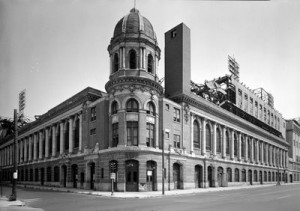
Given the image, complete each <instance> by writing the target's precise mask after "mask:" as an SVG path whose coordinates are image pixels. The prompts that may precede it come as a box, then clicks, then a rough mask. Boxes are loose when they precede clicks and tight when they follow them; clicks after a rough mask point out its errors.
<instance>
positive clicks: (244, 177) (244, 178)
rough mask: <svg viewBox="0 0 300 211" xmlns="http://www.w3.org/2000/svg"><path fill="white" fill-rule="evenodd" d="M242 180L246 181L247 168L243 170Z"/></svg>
mask: <svg viewBox="0 0 300 211" xmlns="http://www.w3.org/2000/svg"><path fill="white" fill-rule="evenodd" d="M242 182H246V170H245V169H243V170H242Z"/></svg>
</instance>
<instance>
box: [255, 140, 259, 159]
mask: <svg viewBox="0 0 300 211" xmlns="http://www.w3.org/2000/svg"><path fill="white" fill-rule="evenodd" d="M255 147H256V163H259V142H258V140H255Z"/></svg>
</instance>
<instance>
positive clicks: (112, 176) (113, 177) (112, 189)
mask: <svg viewBox="0 0 300 211" xmlns="http://www.w3.org/2000/svg"><path fill="white" fill-rule="evenodd" d="M110 179H111V195H112V196H113V195H114V181H115V179H116V173H110Z"/></svg>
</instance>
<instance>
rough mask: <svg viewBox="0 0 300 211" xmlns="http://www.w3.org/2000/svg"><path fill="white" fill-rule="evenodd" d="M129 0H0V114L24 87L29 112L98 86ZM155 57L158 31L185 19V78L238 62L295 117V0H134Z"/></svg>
mask: <svg viewBox="0 0 300 211" xmlns="http://www.w3.org/2000/svg"><path fill="white" fill-rule="evenodd" d="M132 7H133V0H87V1H84V0H63V1H62V0H43V1H38V0H26V1H25V0H0V98H1V101H0V116H5V117H11V116H12V115H13V109H14V108H18V93H19V92H20V91H21V90H23V89H26V90H27V99H26V100H27V102H26V108H25V115H26V116H29V117H33V116H34V115H36V114H43V113H45V112H47V111H48V110H49V109H51V108H52V107H54V106H56V105H58V104H59V103H61V102H62V101H64V100H66V99H67V98H69V97H71V96H72V95H74V94H76V93H77V92H79V91H81V90H82V89H84V88H86V87H87V86H91V87H94V88H97V89H100V90H102V91H105V89H104V85H105V83H106V82H107V81H108V77H109V57H108V52H107V46H108V44H109V42H110V39H111V37H112V34H113V30H114V27H115V25H116V23H117V22H118V20H120V19H121V18H122V17H123V16H124V15H126V14H127V13H129V11H130V9H131V8H132ZM137 8H138V9H139V10H140V12H141V14H142V15H143V16H144V17H146V18H147V19H149V20H150V22H151V23H152V25H153V27H154V30H155V32H156V35H157V37H158V42H159V46H160V48H161V50H162V58H161V60H160V64H159V77H160V78H161V77H163V76H164V62H163V60H164V33H165V32H166V31H168V30H169V29H171V28H172V27H174V26H175V25H177V24H179V23H181V22H184V23H185V24H186V25H187V26H188V27H189V28H190V29H191V36H192V78H193V81H195V82H198V83H203V82H204V80H210V79H213V78H216V77H219V76H223V75H225V74H229V72H228V70H227V55H231V56H233V55H234V57H235V58H236V60H237V61H238V63H239V64H240V81H242V82H243V83H244V84H246V85H247V86H248V87H249V88H251V89H254V88H258V87H264V88H265V89H266V90H267V91H269V92H271V93H272V94H273V96H274V101H275V108H276V109H277V110H278V111H279V112H280V113H282V114H283V116H284V117H285V118H294V117H298V116H300V110H299V108H298V104H299V102H300V97H299V96H298V93H299V91H300V88H299V85H298V80H299V76H300V73H299V70H300V69H299V68H300V58H299V57H300V13H299V11H300V3H298V2H297V1H278V0H277V1H265V2H260V1H247V2H238V1H188V0H175V1H171V0H164V1H162V0H138V1H137Z"/></svg>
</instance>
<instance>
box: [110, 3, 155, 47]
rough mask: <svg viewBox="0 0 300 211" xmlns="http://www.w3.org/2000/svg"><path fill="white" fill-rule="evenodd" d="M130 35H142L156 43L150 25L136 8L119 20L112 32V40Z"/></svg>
mask: <svg viewBox="0 0 300 211" xmlns="http://www.w3.org/2000/svg"><path fill="white" fill-rule="evenodd" d="M130 35H133V36H136V35H144V36H145V37H147V38H149V39H152V40H153V41H156V35H155V32H154V30H153V27H152V24H151V23H150V21H149V20H148V19H147V18H145V17H143V16H142V15H141V14H140V12H139V10H138V9H136V8H133V9H131V10H130V13H129V14H127V15H126V16H124V17H123V18H122V19H121V20H119V22H118V23H117V25H116V27H115V30H114V36H113V39H114V38H117V37H118V36H130Z"/></svg>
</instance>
